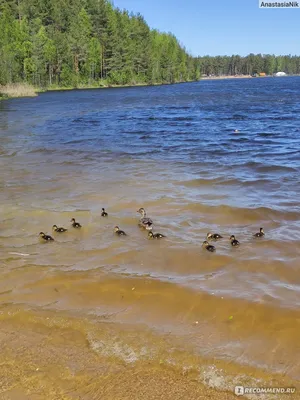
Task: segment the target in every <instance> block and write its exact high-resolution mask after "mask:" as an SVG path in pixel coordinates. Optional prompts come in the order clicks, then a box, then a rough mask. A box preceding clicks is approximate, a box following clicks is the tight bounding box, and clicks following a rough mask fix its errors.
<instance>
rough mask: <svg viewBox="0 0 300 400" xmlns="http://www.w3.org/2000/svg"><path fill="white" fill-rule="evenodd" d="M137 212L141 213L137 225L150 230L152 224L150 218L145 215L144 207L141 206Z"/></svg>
mask: <svg viewBox="0 0 300 400" xmlns="http://www.w3.org/2000/svg"><path fill="white" fill-rule="evenodd" d="M137 212H138V213H140V214H141V219H140V222H139V226H141V227H143V228H145V229H147V230H148V231H150V230H151V229H152V225H153V221H152V219H151V218H148V217H146V211H145V209H144V208H143V207H142V208H140V209H139V210H137Z"/></svg>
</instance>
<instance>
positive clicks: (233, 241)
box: [202, 228, 265, 252]
mask: <svg viewBox="0 0 300 400" xmlns="http://www.w3.org/2000/svg"><path fill="white" fill-rule="evenodd" d="M253 236H254V237H255V238H262V237H263V236H265V232H264V229H263V228H260V229H259V232H257V233H255V234H254V235H253ZM219 239H223V236H221V235H219V234H218V233H208V234H207V235H206V240H205V241H204V242H203V244H202V246H203V247H204V248H205V249H206V250H207V251H210V252H214V251H216V248H215V246H213V245H211V244H209V242H208V240H215V241H216V240H219ZM230 243H231V246H233V247H236V246H239V245H240V242H239V241H238V240H237V239H236V237H235V236H234V235H231V236H230Z"/></svg>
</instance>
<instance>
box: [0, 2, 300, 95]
mask: <svg viewBox="0 0 300 400" xmlns="http://www.w3.org/2000/svg"><path fill="white" fill-rule="evenodd" d="M0 32H1V34H0V85H6V84H11V83H22V82H25V83H28V84H30V85H33V86H35V87H38V88H45V89H47V88H51V87H53V88H55V87H70V88H74V87H89V86H109V85H138V84H161V83H175V82H187V81H195V80H199V79H200V76H201V74H203V75H216V76H219V75H240V74H243V75H253V74H255V73H259V72H265V73H266V74H267V75H271V74H273V73H274V72H277V71H284V72H286V73H288V74H300V57H297V56H290V55H289V56H278V57H276V56H274V55H261V54H256V55H255V54H249V55H248V56H246V57H241V56H238V55H234V56H217V57H210V56H204V57H192V56H191V55H190V54H189V53H188V52H187V51H186V49H185V48H184V46H182V45H181V44H180V43H179V41H178V40H177V38H176V37H175V36H174V35H173V34H171V33H162V32H159V31H157V30H155V29H150V28H149V26H148V25H147V23H146V21H145V20H144V18H143V16H142V15H140V14H133V13H129V12H128V11H126V10H120V9H118V8H115V7H114V6H113V4H112V3H111V2H110V1H108V0H0ZM199 40H200V39H199Z"/></svg>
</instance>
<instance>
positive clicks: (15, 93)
mask: <svg viewBox="0 0 300 400" xmlns="http://www.w3.org/2000/svg"><path fill="white" fill-rule="evenodd" d="M286 76H298V75H286ZM267 77H272V75H266V76H258V77H257V78H267ZM249 78H253V76H252V75H218V76H216V75H214V76H206V75H203V76H201V78H200V79H199V80H197V81H184V82H172V83H167V82H166V83H163V82H161V83H151V84H149V83H135V84H125V85H115V84H108V83H102V84H101V83H100V84H98V85H89V84H87V85H78V86H55V85H53V86H50V87H48V88H45V89H43V88H37V87H34V86H32V85H30V84H27V83H15V84H9V85H5V86H0V100H8V99H14V98H20V97H35V96H38V94H39V93H42V92H51V91H65V90H88V89H110V88H126V87H127V88H129V87H137V86H164V85H177V84H180V83H190V82H200V81H204V80H222V79H249Z"/></svg>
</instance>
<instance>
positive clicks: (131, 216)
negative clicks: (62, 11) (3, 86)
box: [0, 77, 300, 398]
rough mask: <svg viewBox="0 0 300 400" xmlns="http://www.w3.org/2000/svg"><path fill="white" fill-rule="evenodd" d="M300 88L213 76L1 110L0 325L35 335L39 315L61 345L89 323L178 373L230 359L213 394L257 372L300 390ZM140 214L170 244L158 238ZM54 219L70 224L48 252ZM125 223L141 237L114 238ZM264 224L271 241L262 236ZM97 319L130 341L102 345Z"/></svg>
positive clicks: (120, 350)
mask: <svg viewBox="0 0 300 400" xmlns="http://www.w3.org/2000/svg"><path fill="white" fill-rule="evenodd" d="M299 84H300V78H299V77H295V78H266V79H243V80H224V81H205V82H198V83H189V84H180V85H173V86H161V87H146V88H145V87H138V88H124V89H123V88H122V89H109V90H104V89H103V90H88V91H85V90H83V91H71V92H61V93H58V92H50V93H44V94H41V95H40V96H38V97H37V98H33V99H18V100H10V101H5V102H2V103H0V168H1V176H0V190H1V191H0V201H1V230H0V262H1V265H0V273H1V275H0V305H1V308H2V311H1V320H2V323H10V322H11V320H12V319H13V320H14V319H16V321H17V322H18V329H19V330H22V331H23V332H24V335H25V332H31V334H32V335H33V334H34V332H35V328H32V324H33V322H32V321H34V323H35V324H38V325H39V327H41V326H44V328H43V329H45V331H47V334H49V335H50V336H51V330H52V329H53V331H52V334H54V330H55V331H56V332H57V330H60V329H61V330H62V331H63V330H64V329H67V328H66V326H65V325H66V324H67V325H68V328H70V327H72V329H73V330H74V329H75V330H76V329H77V328H78V326H80V327H81V328H78V331H80V332H81V334H83V335H84V337H85V343H86V345H87V346H91V348H92V349H94V350H95V352H96V353H97V352H99V348H101V349H102V347H103V346H104V347H105V349H106V353H105V354H106V355H109V356H111V355H112V354H114V356H115V357H117V358H119V359H121V360H122V361H123V362H125V363H131V362H136V361H137V360H140V359H143V358H144V357H146V358H147V357H150V355H151V359H154V360H155V359H157V360H161V358H162V357H166V358H168V357H171V356H170V354H169V352H170V351H171V352H173V353H174V354H173V353H172V357H171V358H172V363H171V364H174V365H175V364H176V365H177V364H178V366H179V367H180V368H187V367H189V368H196V369H197V368H198V369H199V367H198V364H199V363H202V364H203V363H204V364H205V363H206V364H205V365H207V367H206V368H207V369H206V370H205V371H204V372H205V373H207V374H209V373H210V372H209V371H211V370H210V369H209V368H211V366H212V365H213V368H215V366H216V364H217V363H221V364H220V365H219V366H220V369H221V370H222V371H223V372H219V373H218V377H217V378H216V379H210V386H214V385H215V386H216V387H219V388H223V389H224V388H226V389H228V390H232V386H233V383H234V382H235V383H236V382H237V381H236V379H237V380H238V379H240V381H242V380H243V379H245V376H246V375H248V376H249V375H251V376H255V378H256V379H258V380H259V379H264V382H271V380H272V379H274V376H273V374H276V376H277V377H278V376H279V378H278V379H279V382H280V379H286V378H287V379H290V380H292V381H293V382H298V379H299V376H300V361H299V360H300V357H299V356H300V347H299V328H300V312H299V306H300V278H299V260H300V239H299V228H300V222H299V221H300V219H299V216H300V205H299V193H300V178H299V172H300V147H299V144H300V136H299V132H300V128H299V127H300V116H299V115H300V114H299V111H300V106H299V104H300V89H299V88H300V85H299ZM235 130H238V131H239V132H237V133H235V132H234V131H235ZM141 206H143V207H144V208H145V209H146V211H147V213H148V215H149V216H151V217H152V219H153V220H154V222H155V224H154V231H158V232H161V233H164V234H165V235H166V236H167V238H166V239H163V240H161V241H149V240H147V235H146V233H145V232H144V231H142V230H140V228H138V226H137V223H138V218H139V217H138V214H137V213H136V210H137V209H138V208H139V207H141ZM102 207H105V208H106V209H107V212H108V213H109V216H108V218H102V217H101V208H102ZM72 217H75V218H76V220H78V221H79V222H80V223H81V224H82V225H83V228H82V229H81V230H79V231H78V230H75V229H72V227H71V226H70V219H71V218H72ZM53 224H57V225H59V226H65V227H68V228H69V231H68V232H67V233H65V234H54V235H53V236H54V237H55V239H56V240H55V242H54V243H40V241H39V239H38V233H39V232H40V231H44V232H46V233H50V234H51V227H52V225H53ZM115 225H119V226H120V228H121V229H124V230H125V231H126V232H127V234H128V236H127V237H126V238H119V237H115V236H114V235H113V227H114V226H115ZM260 227H263V228H264V230H265V232H266V236H265V238H263V239H254V238H253V237H252V234H253V233H255V232H257V231H258V230H259V228H260ZM209 231H212V232H218V233H221V234H223V236H224V239H223V240H221V241H218V242H216V243H214V245H215V246H216V248H217V251H216V253H215V254H210V253H208V252H207V251H205V250H204V249H203V248H201V243H202V242H203V240H204V239H205V236H206V234H207V232H209ZM231 234H235V235H236V236H237V238H238V239H239V241H240V242H241V246H240V247H239V248H231V246H230V242H229V236H230V235H231ZM54 319H55V321H56V322H55V324H54V322H53V324H50V323H49V320H51V321H52V320H54ZM16 321H15V322H14V323H17V322H16ZM37 321H38V322H37ZM66 321H67V322H66ZM74 321H76V322H74ZM86 321H88V322H86ZM108 322H109V324H110V325H109V328H108V327H107V326H106V324H107V323H108ZM97 324H100V325H101V327H102V328H101V329H104V330H105V329H106V330H109V329H113V328H112V327H115V336H113V337H115V338H117V339H114V340H112V339H111V337H110V335H109V334H107V335H104V337H102V338H101V339H100V338H98V339H97V335H96V336H95V331H96V326H97ZM103 324H104V327H103ZM34 326H35V325H34ZM83 326H84V332H83V328H82V327H83ZM40 329H42V328H40ZM130 329H131V330H132V334H131V335H129V336H130V340H129V339H128V335H127V334H126V332H127V330H130ZM134 332H139V334H138V335H137V334H136V333H135V334H134ZM93 335H94V336H93ZM166 335H167V337H168V340H170V341H172V343H173V344H172V345H170V344H169V343H168V344H166V345H165V347H164V346H163V345H162V342H161V340H163V339H162V338H165V336H166ZM91 337H93V339H91ZM144 341H146V342H145V343H144ZM121 342H122V343H123V344H122V345H121V344H120V343H121ZM99 343H100V344H99ZM118 343H119V344H118ZM143 343H144V344H143ZM187 343H188V345H187ZM19 345H20V346H23V342H22V340H21V338H20V342H19ZM101 346H102V347H101ZM170 346H171V350H170ZM179 350H180V351H181V353H180V356H179V355H178V354H177V353H176V352H177V351H179ZM43 351H44V357H45V359H46V357H47V354H50V353H51V351H53V348H50V346H49V349H48V353H47V345H46V346H44V350H43ZM74 351H75V350H74ZM78 351H79V350H78ZM161 352H162V354H164V356H162V354H161ZM102 353H103V352H102ZM156 353H157V354H156ZM158 353H159V355H158ZM175 353H176V354H177V355H175ZM166 354H168V356H167V355H166ZM182 354H184V356H183V355H182ZM102 355H103V354H102ZM74 357H75V355H74ZM199 360H201V361H199ZM11 362H13V361H11ZM187 364H188V365H187ZM204 364H203V365H204ZM203 368H204V367H203ZM241 368H251V374H250V372H249V371H248V370H247V371H248V372H245V371H244V372H241V371H242V370H241ZM228 369H230V372H229V371H227V372H228V373H227V372H226V370H228ZM198 372H199V379H200V380H201V379H202V378H201V376H202V377H203V373H204V372H203V371H202V372H201V371H198ZM48 373H50V375H51V372H48ZM201 374H202V375H201ZM263 374H267V375H263ZM53 376H54V375H53ZM220 376H221V378H220ZM229 376H231V377H232V376H234V377H235V378H234V379H233V378H230V379H229V378H228V377H229ZM262 376H263V378H262ZM220 379H222V385H220ZM202 380H203V379H202ZM204 381H205V380H204ZM80 384H81V383H78V388H77V390H78V391H79V386H80ZM78 393H79V392H78ZM57 398H58V397H57ZM272 398H274V396H273V397H272Z"/></svg>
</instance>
